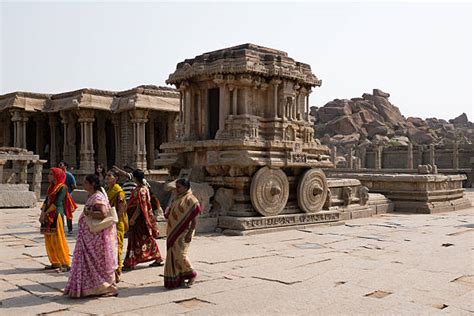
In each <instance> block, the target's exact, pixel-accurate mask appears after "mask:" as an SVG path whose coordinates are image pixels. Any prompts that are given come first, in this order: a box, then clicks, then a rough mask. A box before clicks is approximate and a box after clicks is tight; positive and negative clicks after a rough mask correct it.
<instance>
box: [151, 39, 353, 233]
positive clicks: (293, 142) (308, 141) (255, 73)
mask: <svg viewBox="0 0 474 316" xmlns="http://www.w3.org/2000/svg"><path fill="white" fill-rule="evenodd" d="M167 83H169V84H174V85H176V87H177V88H178V89H179V90H180V92H181V103H180V115H179V125H178V126H179V127H178V135H177V141H176V142H169V143H165V144H163V145H162V146H161V149H162V150H163V153H162V154H160V159H159V160H158V162H157V163H158V164H161V165H163V166H168V167H170V170H171V175H173V176H176V175H177V174H178V172H179V171H180V170H181V169H191V168H192V169H193V172H191V174H193V175H194V176H192V177H191V180H192V181H204V182H207V183H210V184H211V185H212V186H213V187H214V189H215V190H216V200H217V201H216V202H217V203H216V204H219V206H220V209H219V227H220V228H223V229H229V230H247V229H258V228H268V227H275V226H287V225H297V224H312V223H319V222H325V221H337V220H338V219H339V211H331V210H328V209H326V210H323V206H324V205H325V204H326V199H327V195H328V192H331V190H330V189H329V187H330V186H328V180H327V179H326V176H325V175H324V173H323V172H322V171H321V169H320V168H331V167H333V164H332V163H331V160H330V156H329V149H328V148H327V147H326V146H323V145H321V144H320V142H319V140H318V139H315V138H314V127H313V122H312V121H311V117H310V114H309V95H310V93H311V91H312V88H314V87H318V86H320V85H321V81H320V80H318V79H317V78H316V76H315V75H314V74H313V73H312V72H311V68H310V66H309V65H307V64H303V63H300V62H296V61H294V60H293V59H291V58H290V57H288V55H287V53H285V52H283V51H279V50H275V49H269V48H265V47H261V46H257V45H252V44H244V45H240V46H235V47H230V48H226V49H222V50H218V51H213V52H210V53H205V54H202V55H200V56H197V57H195V58H193V59H187V60H185V61H184V62H181V63H179V64H178V65H177V68H176V71H175V72H174V73H173V74H171V75H170V76H169V79H168V80H167ZM353 185H354V186H355V188H357V189H358V188H359V187H360V182H358V181H357V183H356V184H354V183H353ZM333 187H334V188H338V189H335V191H334V194H333V198H334V199H335V201H338V200H340V196H341V195H342V189H341V188H339V187H338V186H337V185H334V186H333ZM223 196H225V197H226V198H222V197H223ZM358 196H359V190H355V191H354V194H353V197H354V199H348V198H347V203H345V202H344V205H345V206H348V205H349V204H351V203H358V201H359V200H360V199H359V198H358ZM330 199H331V198H330ZM223 200H225V201H223ZM223 205H225V206H223Z"/></svg>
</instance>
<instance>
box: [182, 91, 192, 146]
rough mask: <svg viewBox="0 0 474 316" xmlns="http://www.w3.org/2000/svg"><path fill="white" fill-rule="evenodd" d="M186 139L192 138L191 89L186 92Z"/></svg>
mask: <svg viewBox="0 0 474 316" xmlns="http://www.w3.org/2000/svg"><path fill="white" fill-rule="evenodd" d="M184 102H185V103H184V111H183V113H184V118H183V120H184V137H185V139H189V138H190V136H191V102H192V100H191V91H190V89H189V87H188V88H187V89H186V90H185V92H184Z"/></svg>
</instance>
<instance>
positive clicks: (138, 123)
mask: <svg viewBox="0 0 474 316" xmlns="http://www.w3.org/2000/svg"><path fill="white" fill-rule="evenodd" d="M129 114H130V117H131V120H130V121H131V122H132V124H133V162H132V164H133V166H134V167H135V168H139V169H142V170H146V167H147V162H146V144H145V123H146V122H147V121H148V119H147V117H148V111H146V110H134V111H130V112H129ZM188 114H189V111H188V112H187V113H186V115H187V117H189V115H188Z"/></svg>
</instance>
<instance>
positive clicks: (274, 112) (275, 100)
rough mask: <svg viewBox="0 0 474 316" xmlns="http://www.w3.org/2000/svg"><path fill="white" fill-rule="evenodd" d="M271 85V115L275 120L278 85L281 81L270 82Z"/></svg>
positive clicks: (276, 115) (276, 116)
mask: <svg viewBox="0 0 474 316" xmlns="http://www.w3.org/2000/svg"><path fill="white" fill-rule="evenodd" d="M271 83H272V85H273V114H274V117H275V119H277V118H278V85H279V84H280V83H281V80H275V79H274V80H272V81H271Z"/></svg>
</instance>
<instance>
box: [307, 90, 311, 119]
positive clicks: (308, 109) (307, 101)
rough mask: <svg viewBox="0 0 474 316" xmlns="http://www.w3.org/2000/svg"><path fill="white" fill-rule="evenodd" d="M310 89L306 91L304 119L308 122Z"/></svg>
mask: <svg viewBox="0 0 474 316" xmlns="http://www.w3.org/2000/svg"><path fill="white" fill-rule="evenodd" d="M310 93H311V91H308V94H307V95H306V120H307V121H308V122H311V117H310V116H309V94H310Z"/></svg>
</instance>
